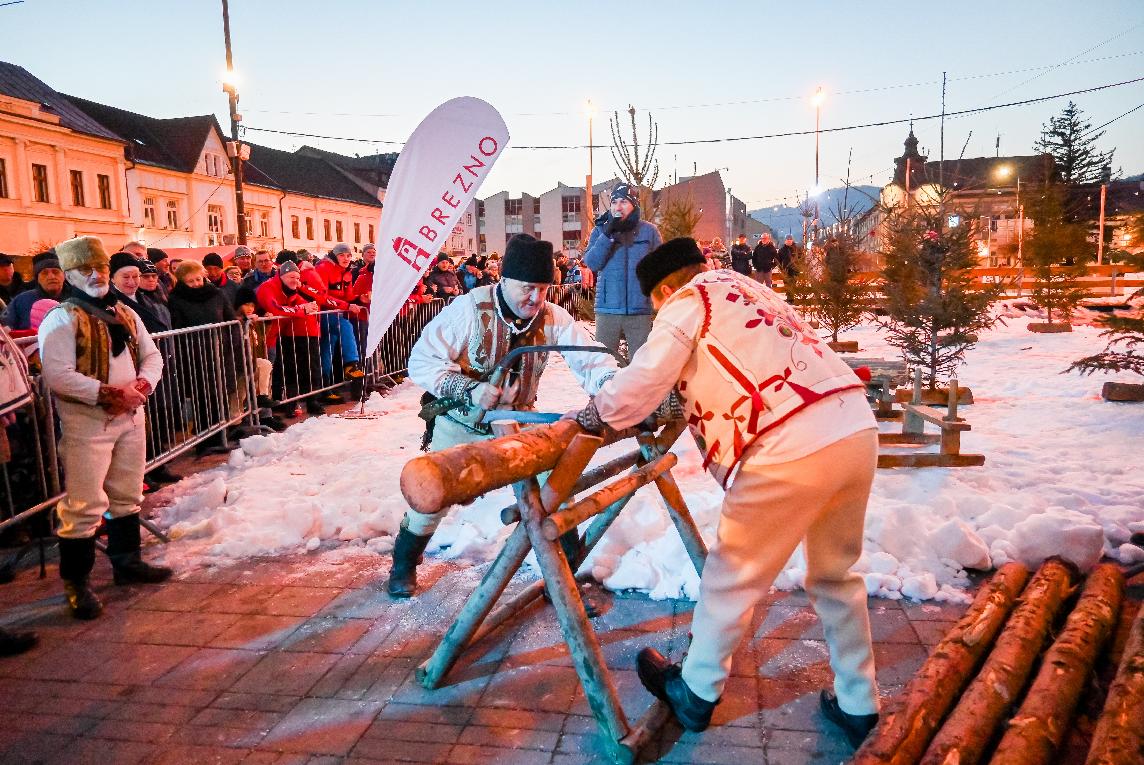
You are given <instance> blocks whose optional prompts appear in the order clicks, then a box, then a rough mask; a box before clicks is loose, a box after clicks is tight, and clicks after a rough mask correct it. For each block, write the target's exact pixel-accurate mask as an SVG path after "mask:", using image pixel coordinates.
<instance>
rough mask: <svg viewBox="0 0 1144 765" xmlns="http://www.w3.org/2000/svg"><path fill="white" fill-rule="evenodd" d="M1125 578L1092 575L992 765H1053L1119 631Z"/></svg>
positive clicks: (1115, 571)
mask: <svg viewBox="0 0 1144 765" xmlns="http://www.w3.org/2000/svg"><path fill="white" fill-rule="evenodd" d="M1123 598H1124V574H1122V573H1121V571H1120V569H1119V568H1118V567H1117V566H1115V565H1113V564H1105V565H1103V566H1097V567H1096V568H1095V569H1094V570H1093V572H1092V573H1091V574H1090V575H1089V577H1088V581H1087V582H1086V583H1085V586H1084V590H1083V591H1082V592H1081V596H1080V599H1079V600H1078V601H1077V604H1076V608H1074V609H1073V611H1072V613H1071V614H1069V618H1068V620H1067V621H1066V622H1065V627H1064V630H1062V631H1061V634H1060V636H1059V637H1058V638H1057V639H1056V641H1055V642H1054V643H1053V644H1052V646H1050V647H1049V650H1048V651H1046V652H1045V658H1044V660H1043V661H1042V662H1041V668H1040V670H1038V672H1037V676H1036V678H1034V680H1033V684H1032V685H1030V686H1029V690H1028V692H1027V693H1026V694H1025V700H1024V701H1023V702H1022V703H1021V708H1020V709H1018V710H1017V714H1016V715H1014V716H1013V719H1012V720H1010V721H1009V726H1008V728H1007V729H1006V731H1005V735H1004V736H1002V738H1001V743H1000V744H998V745H997V750H996V752H995V753H994V755H993V760H992V762H993V763H994V765H1036V764H1038V763H1050V762H1054V757H1055V755H1056V751H1057V749H1058V747H1060V745H1061V742H1062V741H1063V740H1064V737H1065V734H1066V733H1068V728H1069V723H1070V722H1071V721H1072V716H1073V711H1074V710H1075V709H1076V705H1077V701H1079V700H1080V695H1081V692H1082V691H1083V690H1084V686H1085V682H1086V681H1087V680H1088V676H1089V674H1090V673H1091V672H1092V667H1093V665H1094V664H1095V663H1096V658H1097V656H1098V655H1099V654H1100V651H1101V649H1102V648H1103V647H1104V644H1105V643H1106V642H1107V641H1108V637H1109V636H1110V635H1111V634H1112V630H1113V628H1114V627H1115V625H1116V619H1117V616H1118V614H1119V613H1120V603H1121V601H1122V600H1123Z"/></svg>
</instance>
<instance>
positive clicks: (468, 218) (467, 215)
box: [465, 213, 473, 250]
mask: <svg viewBox="0 0 1144 765" xmlns="http://www.w3.org/2000/svg"><path fill="white" fill-rule="evenodd" d="M465 225H466V226H471V225H473V214H472V213H465ZM469 249H470V250H471V249H473V246H472V245H471V244H470V245H469Z"/></svg>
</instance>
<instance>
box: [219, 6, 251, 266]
mask: <svg viewBox="0 0 1144 765" xmlns="http://www.w3.org/2000/svg"><path fill="white" fill-rule="evenodd" d="M222 35H223V40H224V41H225V43H226V75H227V81H226V82H224V83H223V85H222V89H223V90H224V91H225V92H226V95H227V101H228V102H229V104H230V140H231V145H230V146H228V147H227V154H229V155H230V161H231V164H232V166H233V169H234V210H235V214H236V216H237V218H238V243H239V244H246V204H245V203H244V202H243V198H242V144H240V143H239V141H238V123H239V122H241V121H242V115H241V114H239V113H238V85H237V83H236V82H235V77H234V58H233V57H232V55H231V50H230V8H229V7H228V5H227V0H222Z"/></svg>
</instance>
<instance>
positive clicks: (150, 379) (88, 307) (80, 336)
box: [38, 237, 170, 618]
mask: <svg viewBox="0 0 1144 765" xmlns="http://www.w3.org/2000/svg"><path fill="white" fill-rule="evenodd" d="M56 252H57V254H58V256H59V259H60V264H61V266H62V267H63V268H64V271H65V274H67V273H72V274H73V275H74V274H75V273H76V272H77V271H78V270H79V269H86V270H87V271H88V274H89V275H90V274H91V273H92V269H94V270H96V271H99V270H100V269H101V268H102V269H104V271H103V273H104V274H106V270H105V269H106V266H107V262H108V260H107V255H106V253H105V252H104V251H103V247H102V244H101V243H100V242H99V240H98V239H96V238H95V237H80V238H78V239H72V240H69V241H67V242H64V243H62V244H60V245H58V246H57V247H56ZM84 278H91V277H90V276H88V277H84ZM38 338H39V346H40V358H41V360H42V363H43V379H44V382H45V383H46V384H47V386H48V388H49V389H50V390H51V392H52V393H53V394H54V396H55V399H56V402H57V411H58V412H59V417H60V427H61V430H62V434H63V435H62V438H61V439H60V457H61V461H62V463H63V470H64V490H65V496H64V498H63V499H62V500H60V502H59V504H58V505H57V506H56V511H57V513H58V516H59V527H58V529H57V535H58V536H59V539H60V576H61V577H62V578H63V579H64V581H65V589H67V592H68V600H69V604H70V605H71V607H72V610H73V613H74V614H75V615H76V616H79V617H80V618H94V617H95V616H98V615H99V611H100V610H101V607H100V606H99V602H98V599H95V596H94V595H93V594H91V593H90V590H88V588H87V578H88V574H89V573H90V571H91V567H92V565H93V564H94V561H95V534H96V532H97V531H98V528H99V524H100V520H101V518H102V516H103V514H104V513H107V514H108V515H109V516H110V520H109V521H108V524H107V529H108V549H107V552H108V555H109V556H110V557H111V560H112V566H113V568H114V571H115V580H116V583H119V584H123V583H129V582H138V581H147V582H150V581H162V579H166V578H167V577H169V576H170V571H169V570H167V569H162V568H158V567H152V566H148V565H147V564H145V563H143V562H142V561H141V559H140V553H139V550H140V540H139V516H138V513H139V503H140V502H141V501H142V499H143V468H144V463H145V461H146V449H147V441H146V438H147V435H146V433H147V428H146V422H145V414H144V409H143V407H141V406H137V407H133V408H127V407H125V406H123V405H122V403H121V398H122V390H121V389H122V388H124V387H126V386H130V387H132V388H134V389H135V390H137V391H139V392H140V393H142V394H143V395H144V396H146V395H148V394H149V393H150V392H151V391H152V390H154V388H155V386H156V385H158V383H159V380H160V378H161V377H162V374H163V357H162V354H161V353H160V352H159V350H158V349H157V348H156V347H155V343H154V341H153V340H152V339H151V336H150V334H148V332H147V329H146V327H144V325H143V321H142V320H141V319H140V318H139V316H138V315H137V314H136V313H135V312H134V311H132V310H131V309H130V308H128V307H127V306H126V305H125V304H123V303H122V302H116V301H115V300H114V298H113V297H111V296H108V297H92V296H89V295H86V294H84V295H81V296H80V297H79V298H73V299H71V300H69V301H68V302H65V303H63V304H62V305H60V306H59V307H57V308H55V309H53V310H52V311H51V312H50V313H49V314H48V315H47V316H46V317H45V318H44V321H43V323H42V324H41V325H40V329H39V333H38ZM81 596H82V597H81ZM86 596H90V598H88V597H86ZM77 597H79V598H80V600H82V601H84V602H77Z"/></svg>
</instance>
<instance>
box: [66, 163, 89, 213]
mask: <svg viewBox="0 0 1144 765" xmlns="http://www.w3.org/2000/svg"><path fill="white" fill-rule="evenodd" d="M70 174H71V189H72V204H73V205H74V206H76V207H86V206H87V205H85V204H84V198H83V173H82V172H81V171H79V170H72V171H71V173H70Z"/></svg>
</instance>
